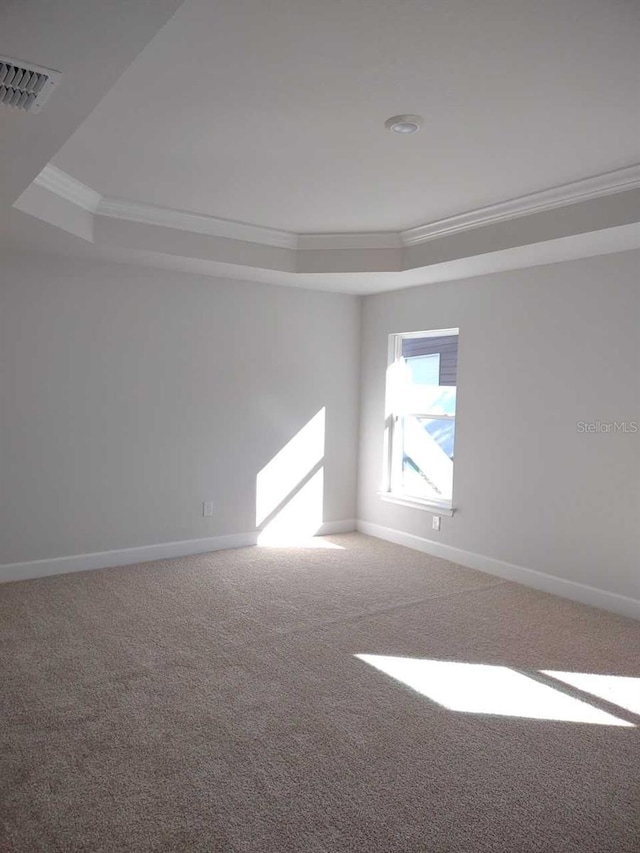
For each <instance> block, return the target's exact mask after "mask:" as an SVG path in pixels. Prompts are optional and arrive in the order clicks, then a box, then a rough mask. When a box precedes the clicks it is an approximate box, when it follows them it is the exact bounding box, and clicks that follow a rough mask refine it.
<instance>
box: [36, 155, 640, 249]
mask: <svg viewBox="0 0 640 853" xmlns="http://www.w3.org/2000/svg"><path fill="white" fill-rule="evenodd" d="M34 183H35V184H37V185H38V186H40V187H43V188H45V189H47V190H49V191H50V192H52V193H55V194H56V195H58V196H60V197H61V198H64V199H66V200H67V201H69V202H71V203H73V204H75V205H77V206H78V207H81V208H82V209H83V210H86V211H89V212H91V213H94V214H97V215H98V216H105V217H110V218H113V219H121V220H125V221H129V222H139V223H143V224H146V225H156V226H162V227H164V228H173V229H176V230H179V231H187V232H191V233H195V234H206V235H208V236H210V237H222V238H226V239H231V240H238V241H240V242H245V243H256V244H259V245H263V246H274V247H277V248H282V249H292V250H297V249H300V250H303V251H304V250H317V251H318V250H319V251H336V250H340V249H398V248H402V247H403V246H415V245H418V244H420V243H426V242H428V241H430V240H435V239H437V238H440V237H447V236H449V235H452V234H457V233H459V232H462V231H469V230H471V229H475V228H480V227H482V226H486V225H492V224H494V223H498V222H503V221H505V220H509V219H516V218H519V217H522V216H528V215H530V214H534V213H542V212H544V211H548V210H553V209H554V208H559V207H565V206H567V205H571V204H575V203H578V202H583V201H589V200H590V199H595V198H599V197H601V196H606V195H613V194H615V193H620V192H624V191H626V190H632V189H636V188H638V187H640V164H635V165H633V166H628V167H626V168H624V169H618V170H616V171H613V172H607V173H605V174H602V175H595V176H593V177H590V178H586V179H584V180H580V181H574V182H572V183H568V184H562V185H561V186H557V187H552V188H551V189H547V190H543V191H541V192H537V193H531V194H529V195H525V196H520V197H519V198H515V199H510V200H508V201H503V202H499V203H498V204H493V205H489V206H487V207H481V208H477V209H476V210H470V211H467V212H466V213H461V214H458V215H456V216H450V217H448V218H446V219H440V220H437V221H435V222H431V223H428V224H426V225H419V226H417V227H416V228H409V229H407V230H405V231H399V232H395V231H381V232H362V233H344V234H296V233H294V232H292V231H282V230H279V229H274V228H264V227H262V226H260V225H250V224H248V223H245V222H235V221H233V220H230V219H219V218H217V217H214V216H207V215H205V214H201V213H189V212H187V211H183V210H174V209H173V208H167V207H160V206H157V205H152V204H144V203H141V202H134V201H128V200H126V199H119V198H110V197H107V196H102V195H101V194H100V193H98V192H96V191H95V190H93V189H91V187H88V186H86V184H83V183H81V182H80V181H78V180H76V179H75V178H73V177H71V175H68V174H66V172H63V171H61V170H60V169H58V168H56V167H55V166H52V165H51V164H49V165H47V166H45V168H44V169H43V170H42V172H41V173H40V174H39V175H38V177H37V178H36V179H35V181H34Z"/></svg>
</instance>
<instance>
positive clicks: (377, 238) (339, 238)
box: [297, 231, 402, 249]
mask: <svg viewBox="0 0 640 853" xmlns="http://www.w3.org/2000/svg"><path fill="white" fill-rule="evenodd" d="M297 248H298V249H401V248H402V240H401V235H400V234H399V233H397V232H395V231H372V232H364V231H363V232H360V233H351V234H298V245H297Z"/></svg>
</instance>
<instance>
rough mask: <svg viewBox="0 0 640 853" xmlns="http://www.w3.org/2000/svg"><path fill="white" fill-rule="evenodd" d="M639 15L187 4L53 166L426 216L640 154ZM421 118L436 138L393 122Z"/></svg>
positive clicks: (152, 185) (212, 207)
mask: <svg viewBox="0 0 640 853" xmlns="http://www.w3.org/2000/svg"><path fill="white" fill-rule="evenodd" d="M639 12H640V3H638V2H637V0H269V2H265V0H216V2H212V0H186V2H185V3H184V4H183V5H182V6H181V7H180V8H179V9H178V11H177V12H176V14H175V15H174V17H173V18H172V19H171V20H170V21H169V22H168V23H167V24H166V25H165V26H164V27H163V28H162V29H161V30H160V31H159V32H158V33H157V35H156V36H155V37H154V38H153V39H152V40H151V41H150V42H149V43H148V44H147V46H146V47H145V48H144V49H143V50H142V52H141V53H140V54H139V55H138V57H137V59H135V61H134V62H133V63H132V64H131V65H130V66H129V68H128V69H127V70H126V71H125V72H124V74H123V75H122V76H121V77H120V79H119V80H118V81H117V83H116V84H115V86H114V87H113V88H112V89H111V90H110V91H109V92H108V94H107V95H106V96H105V97H104V98H103V100H102V101H101V102H100V103H99V104H98V106H97V107H96V109H95V110H94V111H93V112H92V113H91V114H90V115H89V116H88V118H87V119H86V120H85V121H84V123H83V124H81V125H80V127H79V128H78V129H77V130H76V131H75V133H73V135H72V136H71V137H70V138H69V139H68V141H67V142H66V143H65V144H64V145H63V147H62V148H61V150H60V151H59V152H58V154H57V155H56V156H55V157H54V158H53V164H54V165H55V166H57V167H58V168H60V169H62V170H64V171H65V172H68V173H69V174H71V175H72V176H74V177H75V178H77V179H79V180H80V181H82V182H84V183H85V184H87V185H88V186H90V187H92V188H94V189H95V190H97V191H98V192H100V193H101V194H104V195H107V196H113V197H119V198H125V199H130V200H133V201H137V202H144V203H150V204H156V205H162V206H165V207H170V208H178V209H182V210H187V211H193V212H198V213H204V214H208V215H211V216H215V217H220V218H224V219H232V220H237V221H240V222H246V223H251V224H256V225H262V226H266V227H270V228H280V229H286V230H290V231H295V232H298V233H305V232H306V233H314V232H320V233H322V232H344V231H349V232H358V231H376V230H381V231H386V230H400V229H405V228H411V227H413V226H417V225H421V224H424V223H427V222H432V221H435V220H438V219H441V218H444V217H447V216H450V215H454V214H457V213H461V212H464V211H467V210H472V209H474V208H478V207H482V206H485V205H489V204H494V203H496V202H499V201H502V200H505V199H511V198H515V197H518V196H521V195H525V194H528V193H532V192H536V191H539V190H543V189H546V188H549V187H554V186H557V185H559V184H563V183H567V182H571V181H575V180H579V179H581V178H586V177H589V176H591V175H597V174H601V173H603V172H607V171H611V170H614V169H620V168H622V167H625V166H628V165H631V164H633V163H636V162H638V160H640V143H639V140H640V119H639V115H640V113H639V109H638V92H639V86H640V65H639V62H638V58H637V54H638V45H639V44H640V14H639ZM33 58H35V60H38V59H39V57H37V56H36V57H33ZM50 61H51V62H52V63H53V65H54V67H56V66H55V58H52V59H51V60H50ZM53 104H54V101H53V99H52V106H53ZM405 112H406V113H418V114H420V115H422V116H424V118H425V126H424V129H423V130H422V131H421V132H420V133H418V134H416V135H414V136H409V137H403V136H397V135H394V134H392V133H390V132H389V131H386V130H385V129H384V121H385V119H387V118H388V117H389V116H391V115H394V114H397V113H405Z"/></svg>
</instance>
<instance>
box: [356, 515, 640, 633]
mask: <svg viewBox="0 0 640 853" xmlns="http://www.w3.org/2000/svg"><path fill="white" fill-rule="evenodd" d="M356 529H357V530H359V531H360V532H361V533H365V534H367V535H368V536H374V537H376V539H385V540H386V541H387V542H394V543H395V544H396V545H404V546H406V547H407V548H413V549H414V550H415V551H423V552H424V553H425V554H432V555H433V556H434V557H441V558H442V559H444V560H450V561H451V562H452V563H458V565H460V566H466V567H467V568H469V569H477V570H478V571H481V572H486V573H487V574H490V575H496V576H497V577H500V578H504V579H505V580H510V581H515V582H517V583H521V584H524V585H525V586H530V587H533V589H539V590H541V591H542V592H549V593H551V594H552V595H559V596H560V597H562V598H570V599H571V600H572V601H578V602H580V603H581V604H588V605H590V606H591V607H600V608H602V609H603V610H610V611H612V612H613V613H618V614H620V615H621V616H629V617H631V618H632V619H640V601H638V600H637V599H635V598H628V597H627V596H625V595H619V594H618V593H615V592H607V591H606V590H604V589H597V588H596V587H593V586H587V584H582V583H577V582H576V581H570V580H565V579H564V578H559V577H556V576H555V575H548V574H546V573H545V572H538V571H536V570H534V569H526V568H525V567H524V566H517V565H515V564H514V563H506V562H504V561H503V560H496V559H495V558H493V557H485V556H483V555H482V554H475V553H473V552H472V551H464V550H463V549H462V548H454V547H453V546H451V545H443V544H441V543H440V542H434V541H433V540H431V539H424V538H423V537H421V536H414V535H413V534H411V533H404V532H403V531H401V530H395V529H393V528H391V527H383V526H382V525H379V524H372V523H371V522H369V521H362V520H361V519H359V520H358V522H357V525H356Z"/></svg>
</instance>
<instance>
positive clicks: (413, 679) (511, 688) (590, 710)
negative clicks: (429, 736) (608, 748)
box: [355, 654, 634, 728]
mask: <svg viewBox="0 0 640 853" xmlns="http://www.w3.org/2000/svg"><path fill="white" fill-rule="evenodd" d="M355 657H357V658H359V659H360V660H362V661H364V662H365V663H368V664H369V665H370V666H373V667H375V668H376V669H378V670H380V671H381V672H384V673H385V674H386V675H390V676H391V677H392V678H395V679H397V680H398V681H401V682H402V683H403V684H406V685H407V686H408V687H411V688H412V689H413V690H415V691H416V692H417V693H420V694H421V695H423V696H426V697H427V698H429V699H431V700H432V701H433V702H436V703H437V704H439V705H442V706H443V707H444V708H448V709H449V710H451V711H458V712H461V713H467V714H491V715H496V716H501V717H520V718H528V719H534V720H558V721H564V722H572V723H595V724H599V725H607V726H622V727H631V728H634V726H633V723H629V722H627V721H626V720H620V719H618V718H617V717H614V716H613V715H612V714H608V713H607V712H606V711H602V710H600V709H599V708H595V707H593V706H592V705H589V704H588V703H587V702H583V701H581V700H580V699H576V698H574V697H573V696H568V695H567V694H566V693H564V692H563V691H562V690H558V689H555V688H554V687H551V686H549V685H547V684H542V683H541V682H539V681H537V680H535V679H534V678H529V677H528V676H526V675H523V674H522V673H519V672H516V671H515V670H513V669H509V668H508V667H505V666H492V665H488V664H476V663H461V662H457V661H442V660H429V659H419V658H403V657H389V656H386V655H362V654H358V655H355Z"/></svg>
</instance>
